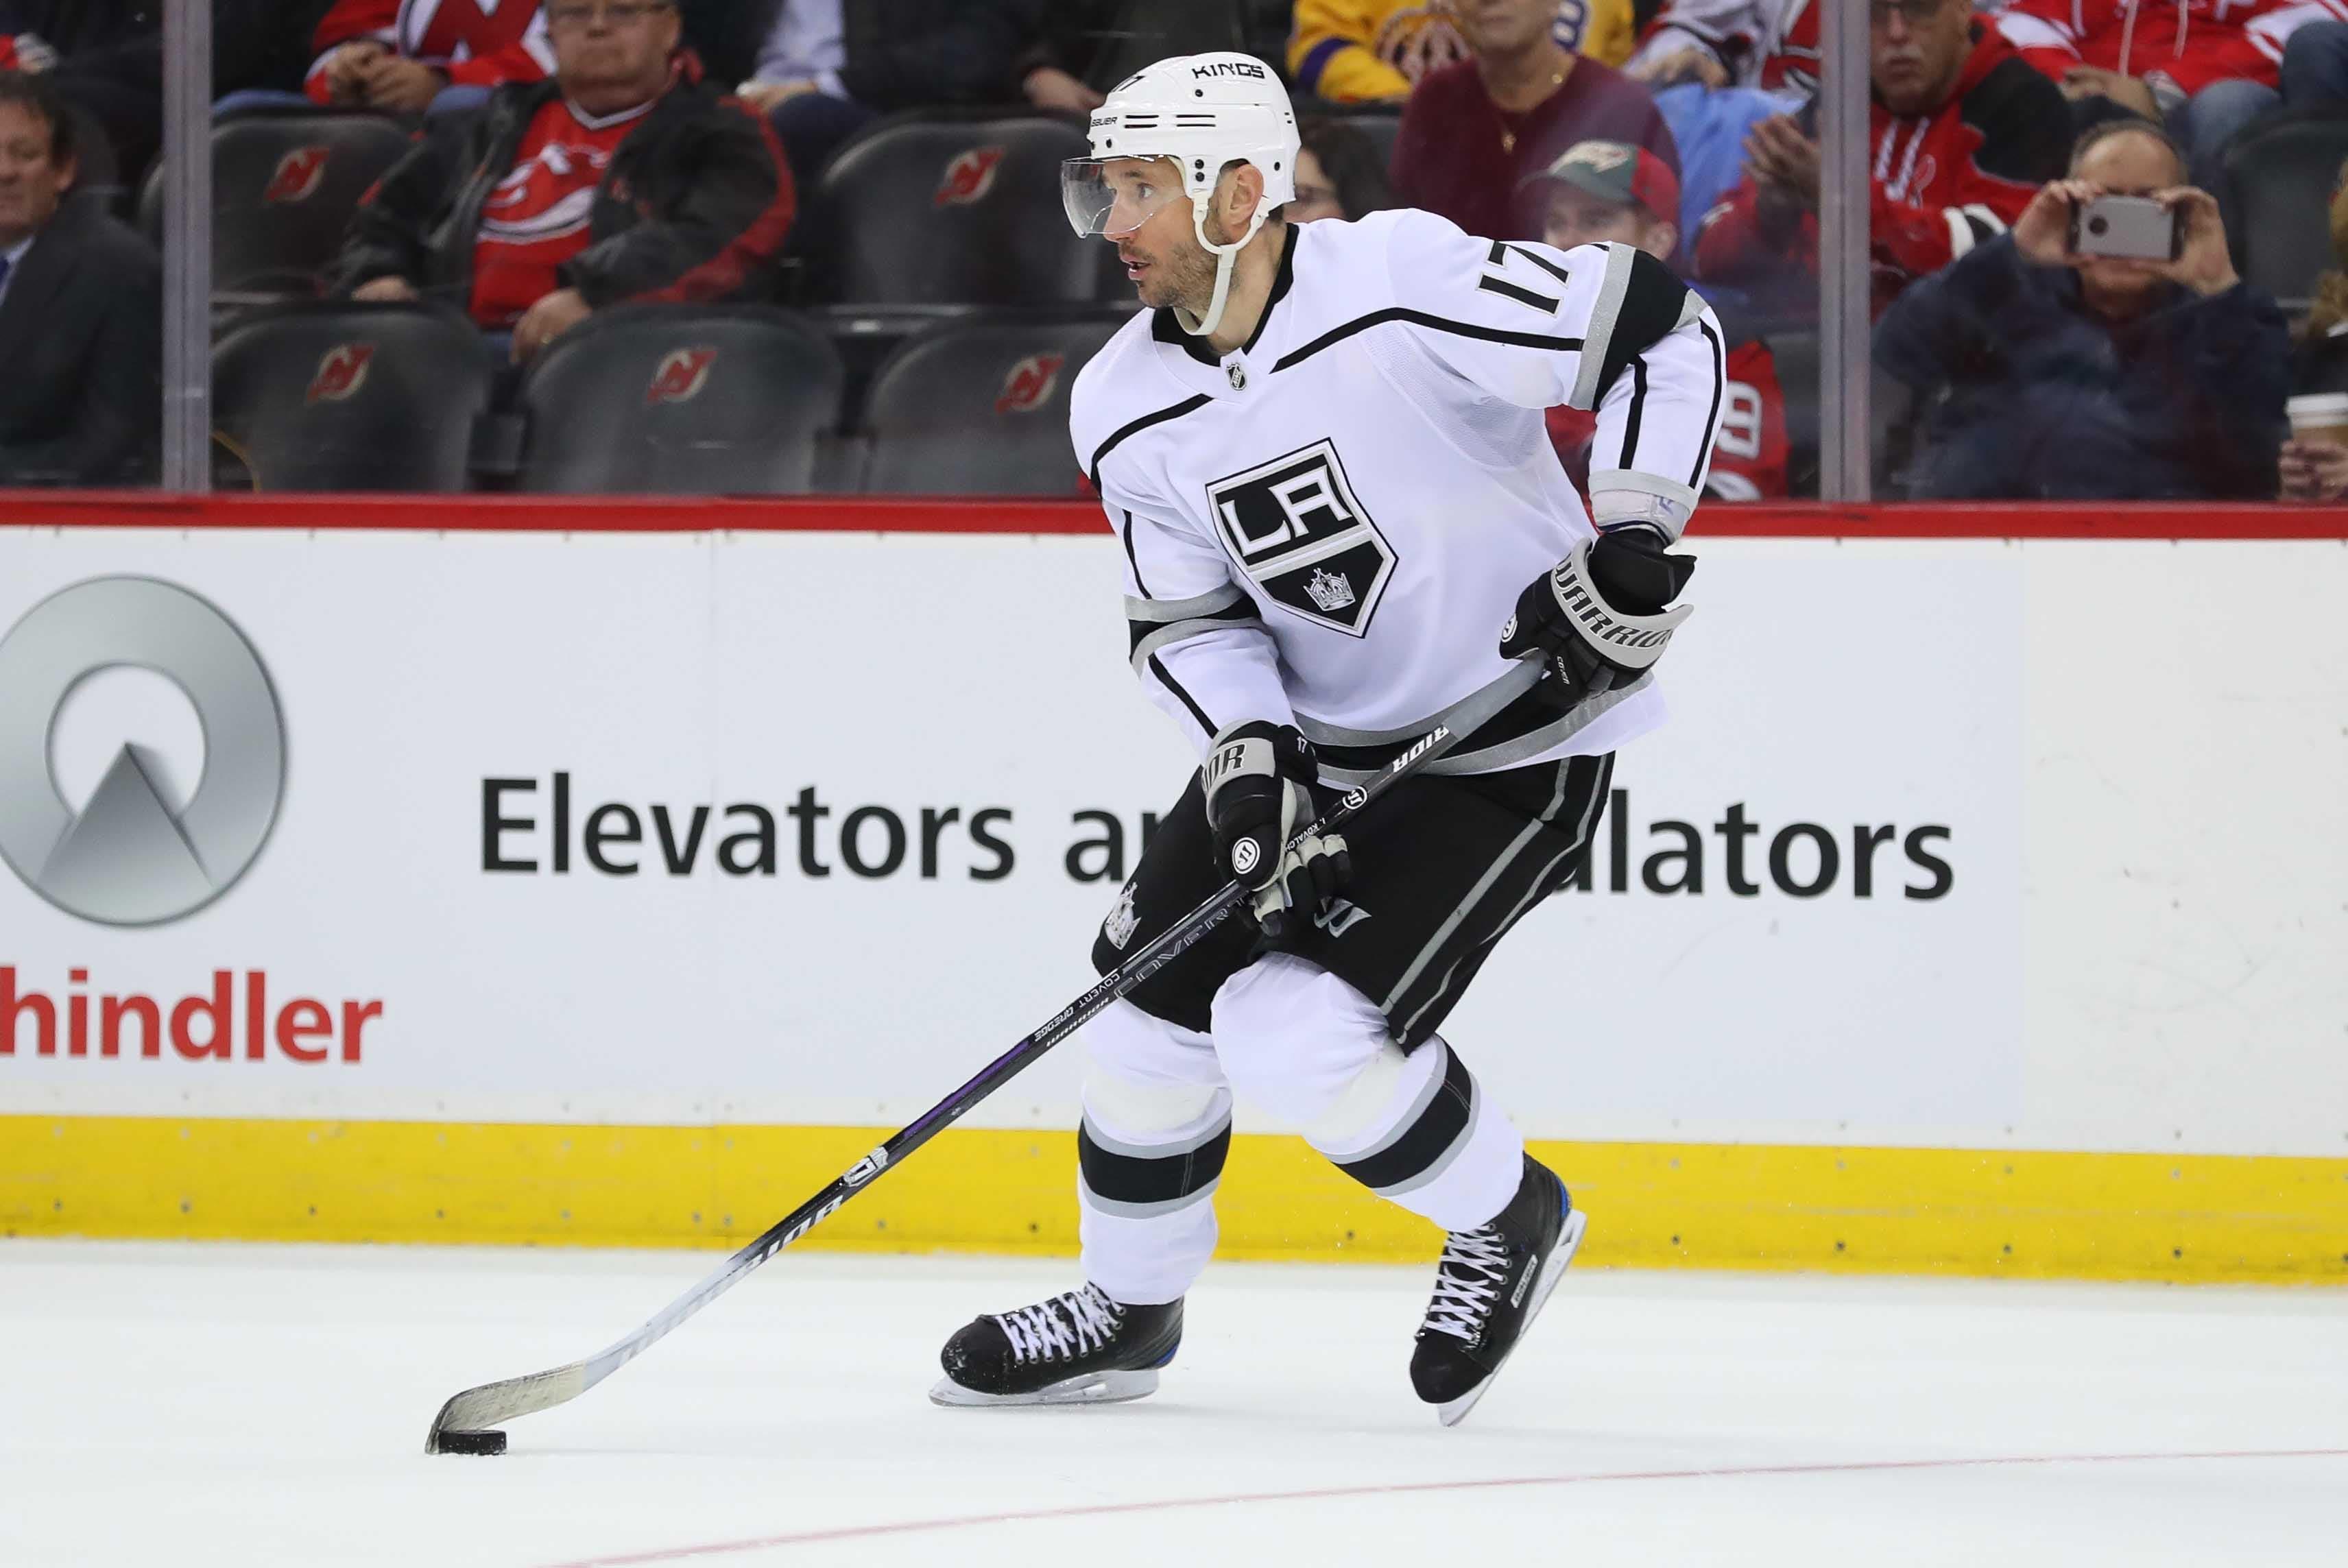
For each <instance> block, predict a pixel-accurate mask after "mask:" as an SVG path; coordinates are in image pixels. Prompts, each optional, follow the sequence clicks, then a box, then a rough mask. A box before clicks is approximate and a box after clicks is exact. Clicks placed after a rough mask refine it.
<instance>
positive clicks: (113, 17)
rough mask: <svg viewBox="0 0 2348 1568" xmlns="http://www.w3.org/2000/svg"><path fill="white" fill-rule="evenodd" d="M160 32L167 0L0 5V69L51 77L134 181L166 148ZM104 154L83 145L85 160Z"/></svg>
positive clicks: (29, 0) (24, 0)
mask: <svg viewBox="0 0 2348 1568" xmlns="http://www.w3.org/2000/svg"><path fill="white" fill-rule="evenodd" d="M162 28H163V6H162V4H161V0H0V70H16V71H25V72H27V73H38V74H46V75H47V76H49V77H50V78H51V79H52V81H53V82H54V83H55V85H56V87H57V97H59V98H61V99H62V100H63V101H64V102H65V104H66V106H67V108H68V109H70V110H75V111H78V112H79V113H80V114H82V115H84V116H87V117H88V118H87V120H86V121H85V123H86V124H88V125H93V126H95V127H96V128H98V129H99V130H101V131H103V132H104V134H105V138H106V141H107V143H108V146H107V148H106V149H104V151H110V152H111V153H112V154H113V155H114V156H113V158H112V159H111V160H110V165H109V166H113V165H118V166H119V169H120V172H121V174H122V176H123V177H124V178H126V179H137V178H138V176H139V173H140V171H142V170H143V169H146V167H147V165H148V164H149V162H151V161H152V160H153V159H154V157H155V154H156V153H157V152H158V151H160V149H161V148H162V145H163V36H162ZM104 151H99V149H92V148H90V147H88V146H83V147H81V148H80V149H79V154H80V159H79V160H80V162H81V163H82V164H83V165H85V166H88V165H89V164H92V163H94V162H97V161H98V160H99V159H102V158H103V157H104ZM94 153H95V154H97V156H96V157H93V154H94ZM85 173H87V168H85ZM84 183H85V184H87V183H88V180H87V179H85V181H84Z"/></svg>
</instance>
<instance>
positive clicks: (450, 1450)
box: [432, 1432, 506, 1454]
mask: <svg viewBox="0 0 2348 1568" xmlns="http://www.w3.org/2000/svg"><path fill="white" fill-rule="evenodd" d="M432 1451H433V1452H434V1453H443V1454H501V1453H503V1452H505V1451H506V1435H505V1433H503V1432H437V1433H435V1434H434V1435H433V1438H432Z"/></svg>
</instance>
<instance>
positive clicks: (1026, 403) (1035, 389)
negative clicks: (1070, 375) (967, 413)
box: [994, 354, 1068, 414]
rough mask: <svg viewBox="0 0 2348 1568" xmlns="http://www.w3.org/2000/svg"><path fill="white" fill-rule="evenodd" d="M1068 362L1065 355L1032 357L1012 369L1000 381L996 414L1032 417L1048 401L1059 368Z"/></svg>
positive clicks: (1057, 380)
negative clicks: (1001, 386) (1027, 415)
mask: <svg viewBox="0 0 2348 1568" xmlns="http://www.w3.org/2000/svg"><path fill="white" fill-rule="evenodd" d="M1067 363H1068V356H1067V355H1066V354H1029V355H1028V356H1027V357H1026V358H1025V359H1023V360H1021V361H1020V362H1019V363H1018V364H1014V365H1013V366H1012V367H1011V374H1009V375H1006V376H1004V378H1003V392H1002V395H1000V396H998V397H996V398H995V400H994V412H996V413H997V414H1033V413H1035V410H1036V409H1038V408H1041V407H1042V406H1043V405H1045V403H1047V402H1049V401H1050V400H1051V396H1052V388H1053V387H1055V386H1056V385H1058V384H1059V380H1060V367H1061V366H1062V365H1064V364H1067Z"/></svg>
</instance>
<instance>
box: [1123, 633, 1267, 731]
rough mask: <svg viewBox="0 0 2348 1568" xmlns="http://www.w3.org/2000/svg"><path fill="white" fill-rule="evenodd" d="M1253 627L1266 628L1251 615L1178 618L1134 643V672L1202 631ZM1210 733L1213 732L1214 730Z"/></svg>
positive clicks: (1142, 669) (1145, 667) (1141, 672)
mask: <svg viewBox="0 0 2348 1568" xmlns="http://www.w3.org/2000/svg"><path fill="white" fill-rule="evenodd" d="M1251 629H1252V630H1257V631H1262V630H1264V625H1263V622H1262V620H1258V619H1256V618H1255V617H1254V616H1252V615H1251V616H1249V617H1247V618H1246V619H1245V620H1178V621H1175V622H1174V623H1173V624H1172V625H1170V626H1161V627H1159V628H1158V629H1157V630H1154V631H1152V632H1150V633H1149V634H1148V636H1146V637H1144V638H1143V639H1142V640H1141V641H1138V642H1137V643H1135V644H1134V645H1133V672H1134V673H1135V674H1137V675H1139V674H1144V673H1146V672H1147V671H1148V668H1149V663H1150V661H1151V660H1152V659H1153V658H1154V657H1155V656H1156V655H1157V653H1158V651H1159V650H1160V649H1162V648H1164V647H1166V646H1167V644H1169V643H1172V642H1180V641H1184V640H1185V639H1187V638H1192V637H1197V636H1199V635H1200V634H1201V633H1202V632H1208V631H1245V630H1251ZM1208 733H1210V734H1211V733H1213V732H1212V731H1210V732H1208Z"/></svg>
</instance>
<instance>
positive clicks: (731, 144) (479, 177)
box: [336, 0, 792, 360]
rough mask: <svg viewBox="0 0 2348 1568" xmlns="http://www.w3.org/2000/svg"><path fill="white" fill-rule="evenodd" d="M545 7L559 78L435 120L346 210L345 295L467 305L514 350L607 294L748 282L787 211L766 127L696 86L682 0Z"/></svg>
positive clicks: (726, 288) (731, 289) (669, 293)
mask: <svg viewBox="0 0 2348 1568" xmlns="http://www.w3.org/2000/svg"><path fill="white" fill-rule="evenodd" d="M546 15H547V22H548V26H549V29H550V32H551V37H552V39H553V44H554V75H553V77H551V78H549V79H547V80H545V81H538V82H509V83H507V84H506V85H505V86H503V87H499V88H497V89H496V90H495V91H494V93H493V94H492V95H491V97H490V100H489V109H488V111H487V113H486V114H483V115H479V116H459V117H443V118H442V119H441V120H440V121H439V122H438V123H435V124H434V125H432V126H430V127H429V128H427V132H426V135H425V136H424V138H422V139H421V140H420V141H419V142H418V143H417V147H416V149H415V150H413V151H412V152H410V153H409V154H408V155H407V157H406V158H405V159H402V160H401V161H400V162H399V163H398V164H396V165H395V166H394V167H393V169H392V170H391V172H390V173H388V174H386V176H385V177H384V179H383V182H382V184H381V185H379V186H378V187H376V190H375V191H374V192H372V193H371V195H370V196H369V198H368V200H366V202H365V203H364V204H363V205H362V206H361V207H360V209H359V210H358V213H357V215H356V216H355V218H354V219H353V220H352V224H351V237H350V239H349V240H348V241H346V243H345V247H344V251H343V256H342V261H341V265H340V267H339V268H338V275H337V279H336V286H337V289H338V291H339V292H349V293H351V294H353V295H354V296H355V298H358V299H362V300H413V299H416V298H417V297H418V296H419V295H428V296H431V297H434V298H439V299H445V300H448V302H452V303H457V304H460V305H462V306H464V307H465V308H466V309H468V310H469V313H470V314H471V315H472V318H473V320H474V321H476V322H478V323H480V324H481V325H482V326H483V327H485V328H489V329H491V330H505V329H509V328H510V330H511V331H512V333H513V356H514V358H515V359H516V360H523V359H527V358H529V357H530V355H531V354H535V353H537V352H538V351H539V350H540V349H541V348H543V347H545V346H546V344H547V343H550V342H551V341H552V340H553V339H554V338H555V337H557V336H559V335H560V334H561V333H563V332H565V331H567V330H568V329H570V328H571V327H572V326H575V325H577V324H578V323H580V322H581V321H582V320H584V319H585V318H586V316H587V315H588V313H590V312H592V311H595V310H600V309H602V307H604V306H606V305H614V304H620V303H623V302H627V301H630V300H718V299H727V298H737V297H744V296H747V295H751V294H753V293H755V292H756V290H757V286H758V285H759V284H761V283H763V282H765V281H766V276H765V274H766V272H767V268H768V266H769V264H770V263H771V262H772V261H773V260H774V258H775V256H776V254H777V252H778V251H780V250H781V248H782V242H783V236H784V234H785V233H786V232H787V231H788V229H789V227H790V221H791V210H792V190H791V181H790V175H789V173H788V170H786V169H784V167H783V163H782V159H781V156H780V154H779V152H778V149H776V147H775V144H774V138H773V137H772V136H770V135H769V134H768V133H767V128H766V126H765V124H764V122H762V121H761V120H759V119H758V118H757V116H755V115H753V114H751V113H750V112H749V111H748V110H747V109H746V108H744V107H743V106H742V105H741V104H739V103H737V102H736V101H734V100H732V99H728V98H723V97H719V96H718V95H717V93H716V91H715V90H714V89H712V88H711V87H707V86H706V85H705V84H704V83H703V82H702V80H701V77H700V67H699V65H698V63H697V62H696V61H695V57H694V56H693V55H692V54H691V53H690V52H689V51H681V50H679V49H678V47H677V41H678V18H677V13H676V8H675V6H674V5H668V4H665V3H662V4H653V3H649V0H549V4H548V5H547V7H546ZM496 169H503V170H506V171H507V172H506V173H505V175H504V177H503V178H502V179H498V180H496V181H495V183H494V184H491V183H490V182H489V180H488V179H485V178H484V177H483V175H484V173H485V171H489V170H496Z"/></svg>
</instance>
